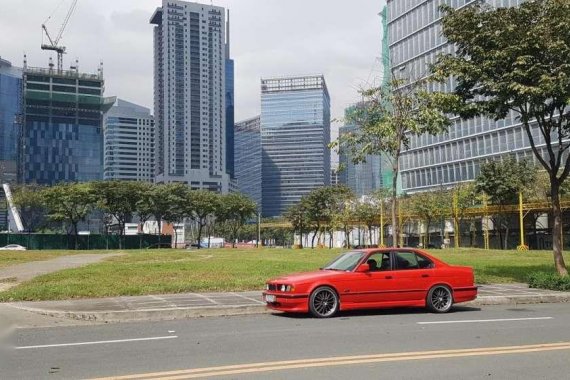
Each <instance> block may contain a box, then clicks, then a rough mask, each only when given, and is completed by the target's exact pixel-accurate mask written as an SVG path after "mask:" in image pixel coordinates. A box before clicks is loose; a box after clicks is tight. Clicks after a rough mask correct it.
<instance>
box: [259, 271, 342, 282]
mask: <svg viewBox="0 0 570 380" xmlns="http://www.w3.org/2000/svg"><path fill="white" fill-rule="evenodd" d="M339 273H346V272H341V271H332V270H317V271H313V272H303V273H294V274H290V275H287V276H281V277H277V278H274V279H271V280H269V281H268V282H269V283H272V284H291V285H294V284H302V283H305V282H311V281H314V280H322V279H324V278H329V277H334V276H338V274H339Z"/></svg>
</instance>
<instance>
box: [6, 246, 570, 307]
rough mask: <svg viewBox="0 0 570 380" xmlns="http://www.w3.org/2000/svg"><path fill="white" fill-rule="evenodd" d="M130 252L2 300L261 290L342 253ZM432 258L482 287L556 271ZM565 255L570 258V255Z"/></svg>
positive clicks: (544, 260) (494, 254)
mask: <svg viewBox="0 0 570 380" xmlns="http://www.w3.org/2000/svg"><path fill="white" fill-rule="evenodd" d="M127 252H128V254H127V255H125V256H121V257H112V258H109V259H107V260H105V261H103V262H100V263H97V264H92V265H89V266H86V267H82V268H77V269H69V270H64V271H61V272H57V273H53V274H49V275H45V276H41V277H38V278H36V279H34V280H32V281H30V282H27V283H24V284H22V285H20V286H17V287H15V288H13V289H11V290H9V291H7V292H4V293H0V301H10V300H54V299H69V298H89V297H106V296H124V295H143V294H166V293H180V292H205V291H242V290H252V289H261V288H262V287H263V285H264V283H265V280H267V279H268V278H271V277H274V276H278V275H281V274H286V273H291V272H299V271H305V270H312V269H315V268H318V267H320V266H322V265H324V264H325V263H327V262H328V261H329V260H331V259H332V258H333V257H334V256H335V255H337V254H338V253H339V252H340V250H331V251H329V250H326V249H322V250H286V249H263V250H255V249H251V250H230V249H221V250H201V251H181V250H178V251H173V250H144V251H127ZM69 253H71V252H60V253H57V254H56V253H53V252H48V253H44V252H36V253H34V252H31V251H29V252H26V253H25V254H26V255H33V254H37V255H48V256H49V255H50V254H51V255H58V254H59V255H63V254H69ZM14 254H16V253H14ZM432 254H434V255H435V256H437V257H439V258H441V259H442V260H444V261H446V262H448V263H450V264H458V265H469V266H472V267H474V268H475V275H476V280H477V282H478V283H480V284H483V283H508V282H526V280H527V276H528V275H529V274H530V273H532V272H537V271H543V272H552V271H553V264H552V253H550V252H538V251H530V252H516V251H484V250H478V249H460V250H433V251H432ZM48 256H44V257H43V258H47V257H48ZM52 257H53V256H52ZM565 257H566V259H567V261H568V260H570V255H568V254H566V256H565ZM3 258H5V256H0V260H2V262H3V261H4V259H3Z"/></svg>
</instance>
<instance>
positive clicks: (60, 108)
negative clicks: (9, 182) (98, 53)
mask: <svg viewBox="0 0 570 380" xmlns="http://www.w3.org/2000/svg"><path fill="white" fill-rule="evenodd" d="M23 84H24V87H23V88H24V97H23V99H24V110H23V111H24V112H23V127H22V135H21V140H20V152H19V167H18V172H19V176H20V181H21V182H22V183H37V184H41V185H54V184H57V183H59V182H83V181H93V180H100V179H103V113H104V112H105V111H106V110H108V109H109V108H110V107H111V105H112V102H110V100H108V99H104V98H103V92H104V82H103V75H102V70H100V71H99V73H98V74H83V73H79V72H78V71H77V70H61V71H58V70H55V69H54V68H53V67H52V68H48V69H44V68H32V67H24V78H23Z"/></svg>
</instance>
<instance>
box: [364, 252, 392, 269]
mask: <svg viewBox="0 0 570 380" xmlns="http://www.w3.org/2000/svg"><path fill="white" fill-rule="evenodd" d="M366 263H367V264H368V265H369V266H370V271H371V272H378V271H386V270H390V254H389V253H374V254H372V255H370V256H369V257H368V259H366Z"/></svg>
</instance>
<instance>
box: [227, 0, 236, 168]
mask: <svg viewBox="0 0 570 380" xmlns="http://www.w3.org/2000/svg"><path fill="white" fill-rule="evenodd" d="M230 57H231V54H230V11H228V18H227V21H226V170H227V173H228V174H229V175H230V178H234V176H235V166H234V165H235V164H234V161H235V152H234V123H235V100H234V98H235V91H234V83H235V64H234V60H233V59H231V58H230Z"/></svg>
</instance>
